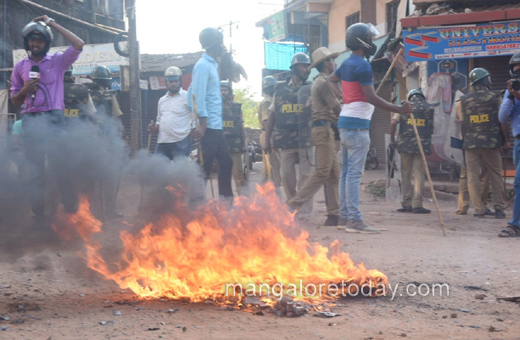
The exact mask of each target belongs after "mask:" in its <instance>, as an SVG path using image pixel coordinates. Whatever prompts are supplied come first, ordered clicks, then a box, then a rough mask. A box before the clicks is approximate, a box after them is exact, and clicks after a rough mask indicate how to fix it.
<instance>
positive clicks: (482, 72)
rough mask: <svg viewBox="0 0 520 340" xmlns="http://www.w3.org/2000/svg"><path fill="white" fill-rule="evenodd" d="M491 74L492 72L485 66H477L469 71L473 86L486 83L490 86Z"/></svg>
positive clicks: (485, 84)
mask: <svg viewBox="0 0 520 340" xmlns="http://www.w3.org/2000/svg"><path fill="white" fill-rule="evenodd" d="M489 76H491V74H490V73H489V72H488V70H486V69H485V68H481V67H477V68H474V69H473V70H471V72H470V73H469V82H470V85H471V86H475V85H484V86H487V87H489V78H488V77H489Z"/></svg>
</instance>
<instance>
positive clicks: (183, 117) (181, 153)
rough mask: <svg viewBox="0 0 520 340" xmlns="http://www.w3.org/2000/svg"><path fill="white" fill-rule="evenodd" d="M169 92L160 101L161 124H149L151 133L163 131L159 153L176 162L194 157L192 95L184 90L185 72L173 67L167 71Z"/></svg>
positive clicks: (159, 116)
mask: <svg viewBox="0 0 520 340" xmlns="http://www.w3.org/2000/svg"><path fill="white" fill-rule="evenodd" d="M164 77H165V78H166V87H167V88H168V92H167V93H166V94H165V95H164V96H163V97H161V99H159V104H158V105H157V122H156V123H151V124H150V125H148V131H150V133H155V132H157V131H159V137H158V138H157V147H156V148H155V153H156V154H162V155H165V156H166V157H168V158H169V159H170V160H173V159H174V158H176V157H188V156H189V154H190V133H191V127H192V123H193V113H192V112H191V111H190V109H189V107H188V92H186V91H184V90H183V89H182V88H181V84H182V71H181V70H180V69H179V68H177V67H175V66H171V67H168V68H167V69H166V71H165V72H164Z"/></svg>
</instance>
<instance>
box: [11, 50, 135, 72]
mask: <svg viewBox="0 0 520 340" xmlns="http://www.w3.org/2000/svg"><path fill="white" fill-rule="evenodd" d="M67 48H68V46H62V47H52V48H51V49H50V51H49V54H55V53H63V51H65V50H66V49H67ZM25 57H27V52H26V51H25V50H24V49H19V50H14V51H13V60H14V63H15V64H16V63H17V62H19V61H20V60H22V59H24V58H25ZM98 65H104V66H106V67H108V68H109V69H110V72H117V73H119V66H122V65H124V66H127V65H129V61H128V58H127V57H122V56H120V55H119V54H117V52H116V51H115V50H114V44H98V45H85V46H83V52H81V54H80V56H79V58H78V60H76V62H75V63H74V64H73V65H72V67H73V71H72V74H73V75H89V74H91V73H92V70H93V69H94V67H96V66H98Z"/></svg>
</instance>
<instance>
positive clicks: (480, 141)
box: [457, 68, 509, 218]
mask: <svg viewBox="0 0 520 340" xmlns="http://www.w3.org/2000/svg"><path fill="white" fill-rule="evenodd" d="M469 80H470V84H471V86H472V89H473V92H471V93H469V94H467V95H465V96H463V97H461V98H460V101H459V102H458V103H457V118H458V120H459V121H460V122H462V136H463V139H464V144H463V149H464V156H465V160H466V168H467V173H468V175H467V176H468V189H469V197H470V200H471V202H472V203H473V206H474V207H475V214H474V215H473V216H475V217H479V218H484V217H485V212H486V207H485V205H484V204H483V202H482V197H481V196H482V193H481V185H480V174H481V165H480V164H481V162H482V164H483V165H484V167H485V168H486V169H487V171H488V176H489V180H490V182H491V190H492V192H493V205H494V207H495V218H505V216H506V215H505V213H504V209H505V192H504V187H503V184H502V179H501V174H502V158H501V154H500V148H501V147H502V146H503V145H504V144H506V146H508V145H509V141H508V138H509V134H508V129H507V125H505V124H501V123H500V121H499V120H498V111H499V106H500V102H501V94H500V92H497V91H491V90H490V89H489V87H490V85H491V76H490V74H489V72H488V71H487V70H486V69H483V68H476V69H473V70H472V71H471V73H470V75H469Z"/></svg>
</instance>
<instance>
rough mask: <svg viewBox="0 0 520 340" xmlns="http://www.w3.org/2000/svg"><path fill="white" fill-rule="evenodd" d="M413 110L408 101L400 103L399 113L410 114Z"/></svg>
mask: <svg viewBox="0 0 520 340" xmlns="http://www.w3.org/2000/svg"><path fill="white" fill-rule="evenodd" d="M412 112H413V104H412V103H410V102H404V103H403V104H401V106H400V110H399V113H400V114H405V115H407V114H410V113H412Z"/></svg>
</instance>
